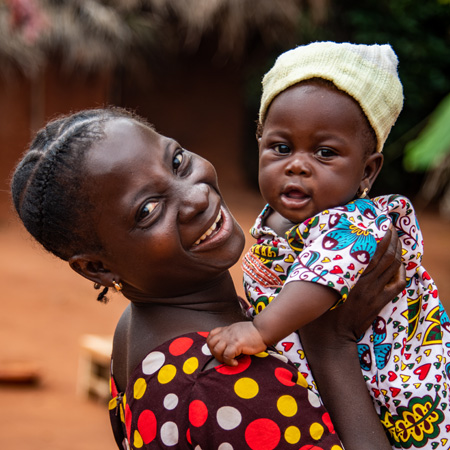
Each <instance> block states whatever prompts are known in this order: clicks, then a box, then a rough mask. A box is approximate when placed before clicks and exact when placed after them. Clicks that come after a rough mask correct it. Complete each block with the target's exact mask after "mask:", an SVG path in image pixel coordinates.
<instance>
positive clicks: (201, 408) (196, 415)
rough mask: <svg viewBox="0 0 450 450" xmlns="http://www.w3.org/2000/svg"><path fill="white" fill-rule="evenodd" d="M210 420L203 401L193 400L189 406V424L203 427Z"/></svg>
mask: <svg viewBox="0 0 450 450" xmlns="http://www.w3.org/2000/svg"><path fill="white" fill-rule="evenodd" d="M207 418H208V408H207V407H206V405H205V404H204V403H203V402H202V401H201V400H193V401H192V402H191V404H190V405H189V422H191V424H192V425H193V426H194V427H201V426H202V425H203V424H204V423H205V422H206V419H207Z"/></svg>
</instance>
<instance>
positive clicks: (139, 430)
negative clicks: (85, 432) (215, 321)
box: [109, 333, 342, 450]
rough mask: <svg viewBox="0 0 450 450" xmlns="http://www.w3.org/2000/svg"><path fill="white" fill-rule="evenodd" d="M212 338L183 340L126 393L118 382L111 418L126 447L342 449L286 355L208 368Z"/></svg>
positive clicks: (146, 366) (156, 358) (150, 363)
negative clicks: (207, 343) (209, 345)
mask: <svg viewBox="0 0 450 450" xmlns="http://www.w3.org/2000/svg"><path fill="white" fill-rule="evenodd" d="M207 335H208V333H191V334H188V335H184V336H180V337H177V338H175V339H173V340H171V341H168V342H166V343H165V344H163V345H162V346H160V347H158V348H156V349H155V350H153V351H152V352H151V353H149V354H148V355H147V357H146V358H145V359H144V360H143V361H142V363H141V364H140V365H139V366H138V367H137V368H136V369H135V371H134V372H133V374H132V376H131V378H130V382H129V385H128V387H127V390H126V392H125V393H118V392H117V389H116V388H115V383H114V377H113V376H112V377H111V394H112V397H113V399H112V400H111V402H110V406H109V409H110V417H111V423H112V426H113V430H114V434H115V437H116V441H117V443H118V444H119V446H120V448H123V449H125V450H129V449H195V450H206V449H217V450H233V449H234V450H242V449H251V450H273V449H296V450H325V449H329V450H342V447H341V444H340V441H339V439H338V437H337V435H336V433H335V432H334V429H333V425H332V423H331V421H330V418H329V415H328V413H327V412H326V410H325V409H324V407H323V406H322V405H321V404H320V402H319V400H318V397H317V396H316V395H315V394H314V393H313V392H311V391H310V390H308V389H306V388H305V387H304V385H305V384H306V382H305V380H304V379H303V377H302V376H301V375H299V373H298V372H297V370H296V369H295V367H294V366H293V365H292V364H291V363H290V362H288V361H287V359H286V358H284V357H283V356H281V355H279V354H277V353H272V352H263V353H260V354H258V355H255V356H242V357H241V358H240V359H239V364H238V366H236V367H229V366H225V365H219V366H217V367H214V368H212V369H208V370H202V369H203V367H205V365H206V364H207V363H208V362H209V361H210V360H211V359H212V356H211V354H210V352H209V349H208V347H207V345H206V336H207Z"/></svg>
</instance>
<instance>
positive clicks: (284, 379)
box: [275, 367, 295, 386]
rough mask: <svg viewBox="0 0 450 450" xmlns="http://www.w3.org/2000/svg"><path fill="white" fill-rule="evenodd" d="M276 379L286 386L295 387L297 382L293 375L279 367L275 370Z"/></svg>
mask: <svg viewBox="0 0 450 450" xmlns="http://www.w3.org/2000/svg"><path fill="white" fill-rule="evenodd" d="M275 377H276V379H277V380H278V381H279V382H280V383H281V384H284V385H285V386H294V385H295V382H294V381H293V380H292V377H293V374H292V372H290V371H289V370H287V369H285V368H284V367H277V368H276V369H275Z"/></svg>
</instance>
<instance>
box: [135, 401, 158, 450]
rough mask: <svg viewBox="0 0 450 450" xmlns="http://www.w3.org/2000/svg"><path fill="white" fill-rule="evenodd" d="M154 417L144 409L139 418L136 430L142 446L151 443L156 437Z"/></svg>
mask: <svg viewBox="0 0 450 450" xmlns="http://www.w3.org/2000/svg"><path fill="white" fill-rule="evenodd" d="M156 425H157V423H156V417H155V414H153V412H152V411H150V410H149V409H144V411H142V412H141V415H140V416H139V419H138V422H137V429H138V431H139V434H140V435H141V438H142V440H143V441H144V444H148V443H149V442H152V441H153V439H155V437H156Z"/></svg>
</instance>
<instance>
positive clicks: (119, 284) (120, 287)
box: [113, 280, 123, 292]
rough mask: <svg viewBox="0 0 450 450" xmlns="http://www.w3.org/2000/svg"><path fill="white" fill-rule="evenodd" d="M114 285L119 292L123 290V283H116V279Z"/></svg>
mask: <svg viewBox="0 0 450 450" xmlns="http://www.w3.org/2000/svg"><path fill="white" fill-rule="evenodd" d="M113 285H114V288H115V289H116V291H117V292H120V291H121V290H122V287H123V286H122V283H116V281H115V280H113Z"/></svg>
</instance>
